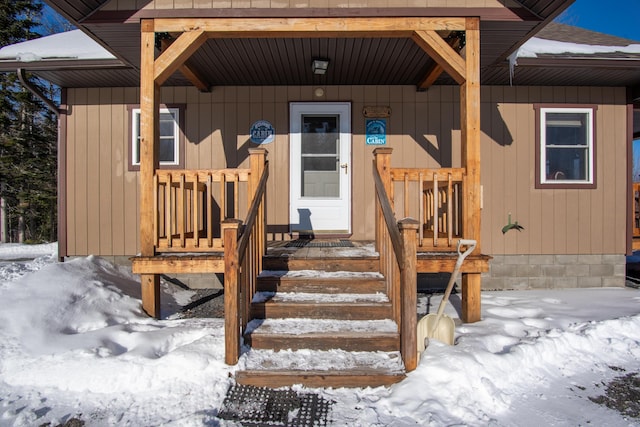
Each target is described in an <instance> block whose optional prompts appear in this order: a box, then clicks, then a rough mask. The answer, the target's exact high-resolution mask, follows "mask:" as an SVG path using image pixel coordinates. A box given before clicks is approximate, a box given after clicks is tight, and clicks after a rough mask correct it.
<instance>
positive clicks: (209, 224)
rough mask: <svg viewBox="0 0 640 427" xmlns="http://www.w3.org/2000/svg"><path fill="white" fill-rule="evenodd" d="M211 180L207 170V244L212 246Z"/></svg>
mask: <svg viewBox="0 0 640 427" xmlns="http://www.w3.org/2000/svg"><path fill="white" fill-rule="evenodd" d="M212 193H213V180H212V178H211V172H207V208H206V212H207V244H208V245H209V247H210V248H211V247H213V194H212Z"/></svg>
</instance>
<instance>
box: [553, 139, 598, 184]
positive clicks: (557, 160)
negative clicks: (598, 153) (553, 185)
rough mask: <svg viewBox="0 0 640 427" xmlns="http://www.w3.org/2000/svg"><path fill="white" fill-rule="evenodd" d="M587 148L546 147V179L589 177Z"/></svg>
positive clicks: (579, 178) (585, 178)
mask: <svg viewBox="0 0 640 427" xmlns="http://www.w3.org/2000/svg"><path fill="white" fill-rule="evenodd" d="M588 153H589V150H588V149H587V148H554V147H547V151H546V155H547V180H580V181H584V180H587V179H589V168H588V162H587V159H588V158H589V156H588Z"/></svg>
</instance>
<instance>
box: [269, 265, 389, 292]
mask: <svg viewBox="0 0 640 427" xmlns="http://www.w3.org/2000/svg"><path fill="white" fill-rule="evenodd" d="M385 286H386V285H385V282H384V277H383V276H382V275H381V274H380V273H372V272H358V273H353V272H350V271H337V272H328V271H314V270H301V271H286V270H265V271H263V272H262V273H261V274H260V276H258V284H257V289H258V291H267V292H307V293H360V294H375V293H377V292H380V293H382V292H385Z"/></svg>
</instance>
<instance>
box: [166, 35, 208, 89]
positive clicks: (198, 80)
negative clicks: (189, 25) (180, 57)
mask: <svg viewBox="0 0 640 427" xmlns="http://www.w3.org/2000/svg"><path fill="white" fill-rule="evenodd" d="M160 43H161V44H162V50H163V51H165V50H166V49H168V48H169V46H170V45H171V44H172V43H173V40H167V39H164V40H162V41H161V42H160ZM178 70H179V71H180V72H181V73H182V75H183V76H185V77H186V78H187V80H189V81H190V82H191V84H192V85H194V86H195V87H196V88H197V89H198V90H199V91H200V92H210V91H211V85H209V83H207V81H206V80H205V79H204V77H202V75H201V74H200V73H198V72H197V71H196V70H195V69H194V68H193V67H192V66H191V65H190V64H189V61H188V60H187V61H185V63H184V64H182V65H181V66H180V67H179V68H178Z"/></svg>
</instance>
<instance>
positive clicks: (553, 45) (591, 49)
mask: <svg viewBox="0 0 640 427" xmlns="http://www.w3.org/2000/svg"><path fill="white" fill-rule="evenodd" d="M605 53H626V54H640V44H629V45H626V46H603V45H589V44H580V43H569V42H562V41H556V40H547V39H542V38H538V37H532V38H531V39H529V40H528V41H527V42H526V43H525V44H523V45H522V46H521V47H520V49H518V50H517V52H516V56H517V58H537V57H538V55H542V54H551V55H560V54H567V55H597V54H605Z"/></svg>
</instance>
